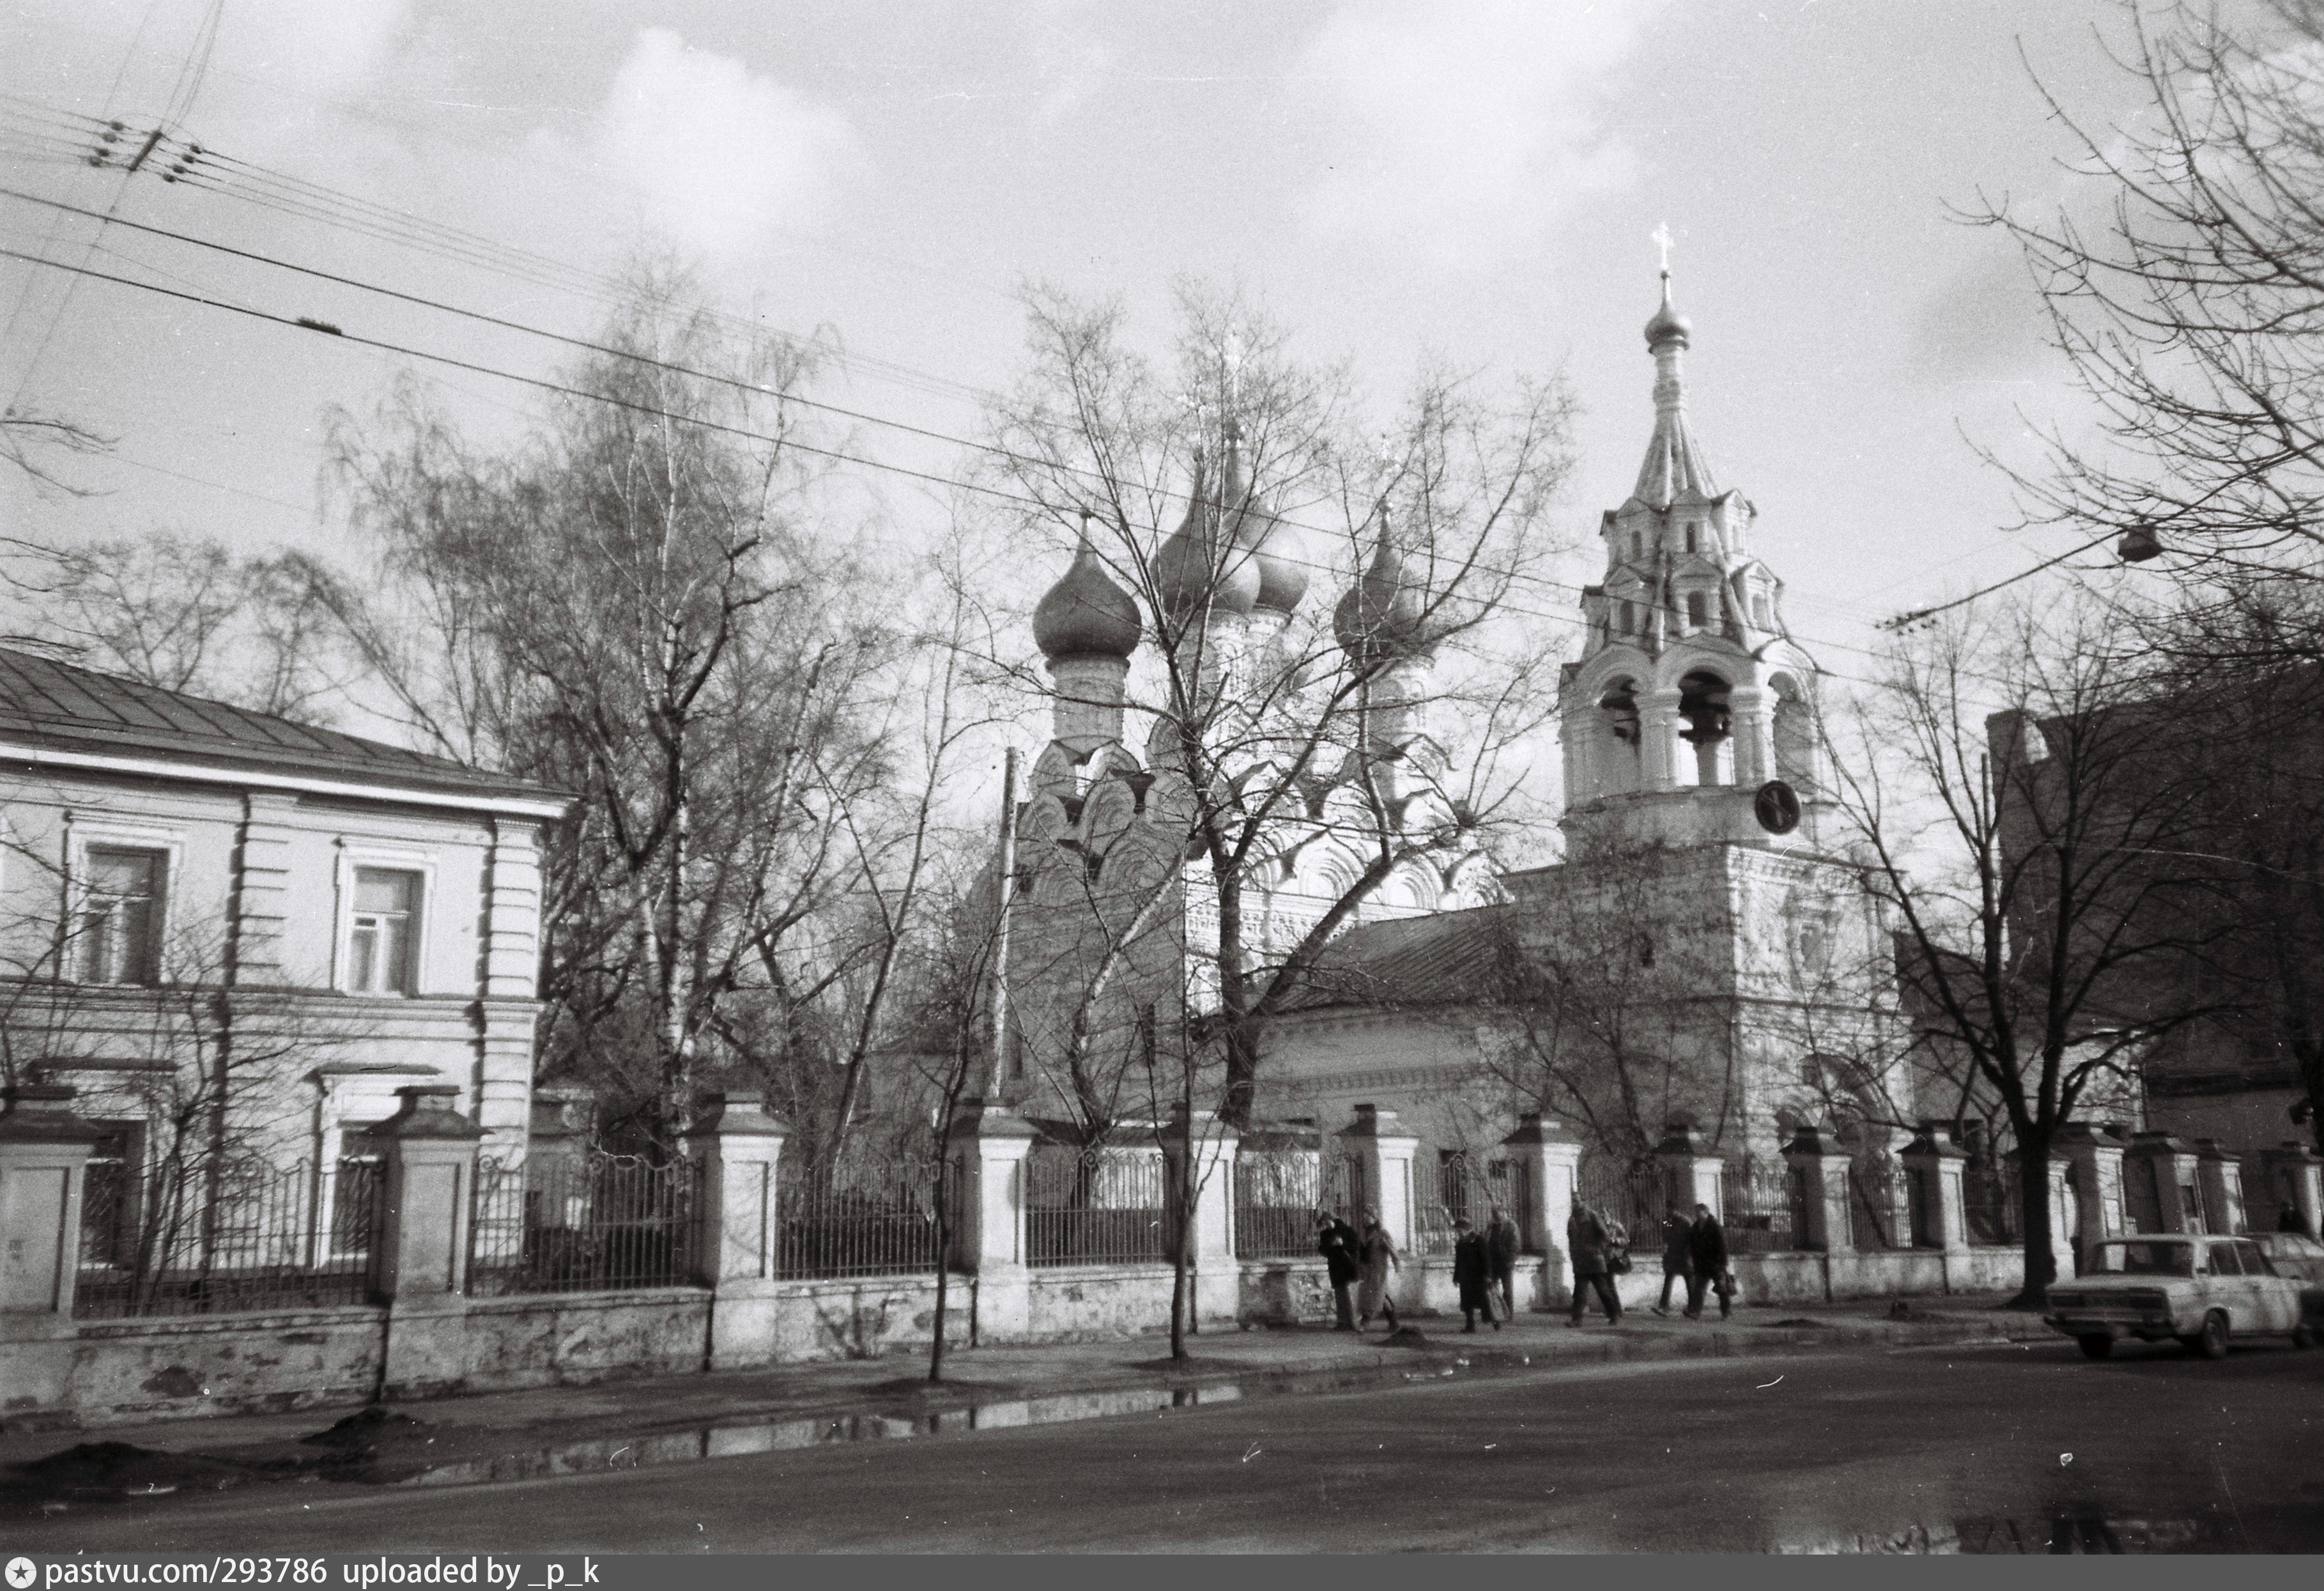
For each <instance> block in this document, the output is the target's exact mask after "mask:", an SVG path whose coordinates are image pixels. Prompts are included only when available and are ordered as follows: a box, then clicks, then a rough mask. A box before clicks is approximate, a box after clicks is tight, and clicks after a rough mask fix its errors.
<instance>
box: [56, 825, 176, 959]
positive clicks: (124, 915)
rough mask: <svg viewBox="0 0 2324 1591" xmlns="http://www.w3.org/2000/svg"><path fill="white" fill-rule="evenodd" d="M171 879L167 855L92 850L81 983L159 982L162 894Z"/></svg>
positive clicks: (81, 948) (85, 900)
mask: <svg viewBox="0 0 2324 1591" xmlns="http://www.w3.org/2000/svg"><path fill="white" fill-rule="evenodd" d="M168 874H169V858H168V855H167V853H165V852H162V851H116V850H114V849H112V848H111V847H109V846H106V847H101V846H91V847H89V850H88V884H87V886H86V887H85V888H84V890H83V891H82V896H81V910H80V927H79V945H78V950H79V952H80V956H79V959H80V976H81V980H82V981H83V982H85V983H158V982H160V981H161V898H162V897H161V892H162V889H163V887H164V886H165V884H166V882H167V879H168Z"/></svg>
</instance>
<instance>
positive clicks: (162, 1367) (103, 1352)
mask: <svg viewBox="0 0 2324 1591" xmlns="http://www.w3.org/2000/svg"><path fill="white" fill-rule="evenodd" d="M386 1319H387V1311H385V1310H382V1309H373V1308H361V1307H357V1308H348V1309H309V1310H282V1311H263V1312H253V1313H250V1314H240V1315H175V1316H163V1317H160V1318H157V1319H152V1320H58V1319H57V1318H56V1317H54V1316H47V1315H43V1316H15V1317H5V1316H0V1419H5V1420H7V1421H12V1422H13V1421H19V1420H23V1419H26V1418H28V1417H29V1418H32V1419H35V1420H37V1419H38V1418H39V1417H40V1416H41V1415H43V1414H61V1413H67V1412H70V1413H78V1414H79V1415H81V1416H82V1417H84V1418H88V1419H93V1420H108V1419H110V1420H132V1419H140V1418H145V1419H150V1418H153V1417H156V1416H161V1417H167V1416H171V1415H199V1414H218V1413H240V1412H246V1411H267V1410H284V1409H301V1408H308V1407H319V1406H324V1405H329V1404H337V1403H351V1402H362V1401H364V1399H366V1398H368V1397H370V1396H371V1394H372V1392H373V1390H374V1388H375V1387H376V1386H377V1385H378V1384H379V1368H380V1354H381V1351H382V1348H383V1345H384V1338H383V1335H382V1329H383V1326H384V1324H385V1322H386Z"/></svg>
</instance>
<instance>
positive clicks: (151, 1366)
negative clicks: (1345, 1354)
mask: <svg viewBox="0 0 2324 1591" xmlns="http://www.w3.org/2000/svg"><path fill="white" fill-rule="evenodd" d="M2023 1270H2024V1261H2023V1256H2022V1255H2021V1254H2020V1253H2019V1251H2018V1250H2016V1249H2014V1248H1972V1249H1968V1250H1957V1251H1955V1252H1953V1253H1952V1254H1950V1255H1948V1254H1945V1253H1943V1252H1941V1251H1939V1250H1935V1249H1914V1250H1902V1251H1889V1252H1882V1253H1864V1254H1840V1255H1824V1254H1808V1253H1788V1254H1753V1255H1737V1256H1736V1258H1735V1274H1736V1278H1737V1281H1738V1284H1739V1286H1740V1289H1741V1297H1740V1301H1741V1302H1744V1303H1747V1304H1776V1305H1781V1304H1803V1305H1804V1304H1815V1303H1821V1302H1825V1301H1831V1300H1836V1299H1849V1298H1867V1297H1887V1296H1898V1295H1914V1294H1923V1295H1927V1294H1938V1293H1944V1292H1997V1291H2004V1290H2007V1289H2010V1288H2014V1287H2015V1286H2017V1285H2018V1284H2019V1281H2020V1279H2021V1277H2022V1275H2023ZM1020 1274H1022V1275H1023V1276H1024V1278H1025V1280H1024V1283H1023V1284H1022V1285H1023V1288H1024V1295H1023V1296H1024V1310H1025V1313H1024V1317H1023V1324H1022V1326H1021V1327H1019V1326H1016V1325H1014V1324H1004V1323H1003V1322H1002V1321H1001V1320H1000V1319H998V1318H997V1312H996V1311H986V1315H987V1318H986V1319H985V1320H983V1321H982V1332H981V1335H982V1338H983V1339H984V1340H988V1341H1030V1342H1074V1341H1089V1340H1096V1339H1103V1338H1131V1337H1137V1336H1140V1335H1148V1334H1152V1333H1155V1332H1159V1331H1164V1330H1167V1329H1168V1326H1169V1320H1170V1289H1171V1272H1170V1267H1169V1266H1168V1265H1160V1264H1148V1265H1070V1266H1055V1267H1050V1266H1043V1267H1039V1268H1036V1269H1033V1270H1031V1271H1028V1272H1024V1273H1020ZM1231 1280H1232V1281H1233V1283H1235V1288H1234V1291H1233V1292H1232V1293H1231V1297H1232V1299H1233V1303H1232V1306H1231V1309H1232V1312H1231V1315H1230V1314H1229V1313H1227V1312H1224V1309H1223V1307H1222V1310H1221V1311H1220V1312H1217V1313H1215V1314H1213V1315H1208V1316H1205V1318H1204V1320H1203V1322H1202V1324H1203V1326H1205V1327H1208V1328H1213V1329H1214V1328H1215V1327H1216V1326H1218V1325H1219V1324H1222V1323H1226V1322H1228V1321H1230V1320H1233V1321H1240V1322H1241V1323H1243V1324H1246V1325H1259V1324H1266V1325H1291V1324H1299V1323H1321V1322H1326V1321H1329V1320H1331V1319H1332V1292H1331V1287H1330V1284H1329V1283H1328V1282H1327V1281H1326V1279H1325V1271H1324V1266H1323V1261H1322V1259H1321V1258H1315V1259H1268V1260H1249V1261H1244V1262H1242V1263H1241V1264H1240V1265H1238V1266H1237V1268H1236V1273H1235V1274H1234V1276H1233V1277H1232V1278H1231ZM1569 1284H1570V1279H1569V1278H1568V1277H1567V1276H1566V1275H1565V1274H1563V1269H1562V1268H1560V1267H1556V1266H1554V1265H1551V1264H1549V1263H1547V1262H1545V1260H1544V1259H1543V1258H1542V1257H1541V1256H1539V1255H1526V1256H1524V1257H1523V1258H1522V1259H1521V1260H1520V1261H1519V1262H1518V1272H1517V1299H1518V1307H1519V1308H1520V1309H1522V1310H1530V1311H1557V1310H1563V1309H1564V1308H1565V1307H1567V1302H1568V1300H1569V1298H1570V1296H1571V1294H1570V1292H1568V1287H1569ZM1618 1286H1619V1291H1620V1293H1621V1296H1622V1300H1623V1301H1624V1303H1625V1304H1626V1305H1627V1306H1628V1307H1630V1308H1643V1307H1645V1306H1646V1305H1649V1304H1652V1303H1653V1302H1655V1299H1656V1297H1657V1295H1658V1294H1659V1292H1660V1290H1661V1286H1662V1274H1661V1267H1660V1265H1658V1264H1657V1265H1652V1266H1641V1267H1640V1268H1639V1269H1637V1270H1635V1271H1633V1272H1631V1273H1630V1274H1628V1275H1626V1276H1623V1277H1621V1278H1620V1279H1619V1283H1618ZM1203 1291H1204V1292H1205V1294H1206V1295H1208V1296H1215V1297H1221V1298H1224V1297H1227V1296H1230V1295H1228V1294H1227V1293H1225V1292H1223V1291H1222V1289H1220V1288H1217V1287H1213V1288H1212V1289H1206V1290H1203ZM1674 1291H1675V1290H1674ZM950 1294H951V1296H950V1303H949V1318H948V1325H949V1332H948V1335H949V1336H950V1337H951V1338H952V1340H954V1342H958V1343H965V1342H966V1341H967V1340H968V1339H969V1334H970V1329H971V1320H972V1316H973V1314H974V1313H975V1312H976V1311H977V1308H978V1299H977V1294H976V1292H975V1285H974V1283H973V1281H972V1279H970V1278H968V1277H955V1278H954V1280H953V1283H952V1286H951V1290H950ZM1395 1296H1396V1300H1397V1307H1398V1308H1399V1309H1400V1310H1402V1311H1406V1312H1408V1313H1410V1314H1413V1315H1416V1316H1430V1315H1436V1316H1450V1315H1457V1314H1458V1313H1459V1304H1460V1301H1459V1298H1458V1296H1457V1294H1456V1293H1455V1292H1454V1290H1453V1286H1452V1262H1451V1260H1450V1259H1444V1258H1438V1257H1435V1256H1426V1257H1419V1258H1407V1259H1406V1262H1405V1264H1404V1265H1403V1267H1402V1268H1401V1269H1400V1271H1399V1272H1398V1273H1397V1279H1396V1284H1395ZM1673 1302H1674V1305H1675V1303H1676V1302H1677V1298H1676V1297H1674V1300H1673ZM713 1309H714V1298H713V1295H712V1293H711V1292H710V1291H709V1290H708V1289H706V1288H700V1287H672V1288H657V1289H651V1290H646V1291H639V1292H576V1293H530V1294H522V1295H511V1296H507V1297H500V1298H476V1299H466V1300H463V1299H458V1298H448V1299H439V1300H436V1301H432V1302H428V1303H417V1302H413V1303H406V1304H403V1305H400V1306H399V1307H398V1308H397V1309H396V1311H394V1314H393V1317H392V1320H391V1318H390V1316H389V1311H386V1310H383V1309H379V1308H368V1307H363V1308H346V1309H327V1310H296V1311H268V1312H257V1313H251V1314H242V1315H191V1316H164V1317H160V1318H157V1319H152V1320H57V1319H56V1318H55V1317H53V1316H45V1315H24V1314H18V1315H10V1316H0V1419H9V1420H18V1419H25V1418H32V1419H36V1420H37V1419H39V1418H42V1417H43V1416H49V1417H54V1418H59V1419H68V1420H69V1419H73V1418H78V1420H79V1421H83V1422H86V1423H89V1424H102V1423H106V1422H108V1421H124V1420H134V1419H145V1418H152V1417H155V1416H170V1415H200V1414H216V1413H229V1412H249V1411H264V1410H286V1409H299V1408H307V1407H325V1406H329V1405H335V1404H336V1405H344V1404H348V1403H355V1402H363V1401H364V1400H365V1399H367V1398H369V1397H371V1396H372V1395H373V1394H374V1391H375V1390H376V1389H377V1388H379V1387H380V1385H381V1384H382V1379H383V1378H382V1374H381V1366H382V1356H383V1353H384V1355H385V1356H386V1364H387V1366H388V1368H389V1374H388V1375H386V1377H385V1384H386V1387H387V1390H388V1391H389V1393H391V1395H401V1396H418V1395H427V1394H434V1393H451V1392H487V1391H506V1390H514V1389H518V1388H523V1387H537V1386H557V1385H583V1384H588V1383H590V1382H595V1381H604V1380H608V1379H613V1378H615V1377H622V1376H635V1375H681V1374H689V1373H692V1372H696V1371H699V1370H701V1369H703V1368H704V1366H705V1363H707V1362H709V1360H710V1357H711V1353H712V1337H711V1326H712V1312H713ZM715 1309H717V1310H719V1311H728V1314H729V1318H728V1320H727V1321H726V1323H725V1324H724V1325H723V1326H722V1327H721V1328H720V1333H719V1335H720V1338H721V1339H722V1340H723V1341H724V1343H725V1344H726V1347H725V1349H724V1356H723V1357H722V1358H721V1359H720V1363H721V1364H722V1365H729V1366H743V1365H759V1364H786V1363H799V1362H804V1361H808V1360H816V1359H840V1358H850V1359H863V1358H877V1357H880V1356H882V1355H884V1354H887V1353H889V1352H891V1351H899V1350H913V1349H920V1348H925V1347H927V1344H928V1341H929V1338H930V1334H931V1333H932V1332H933V1330H934V1329H935V1322H936V1279H935V1278H934V1277H933V1276H918V1275H915V1276H871V1277H857V1278H847V1279H838V1280H830V1281H807V1282H778V1283H754V1284H751V1285H750V1286H749V1287H747V1288H743V1289H734V1288H731V1287H730V1289H729V1290H728V1292H722V1293H720V1294H719V1295H717V1297H716V1299H715ZM738 1328H740V1329H738Z"/></svg>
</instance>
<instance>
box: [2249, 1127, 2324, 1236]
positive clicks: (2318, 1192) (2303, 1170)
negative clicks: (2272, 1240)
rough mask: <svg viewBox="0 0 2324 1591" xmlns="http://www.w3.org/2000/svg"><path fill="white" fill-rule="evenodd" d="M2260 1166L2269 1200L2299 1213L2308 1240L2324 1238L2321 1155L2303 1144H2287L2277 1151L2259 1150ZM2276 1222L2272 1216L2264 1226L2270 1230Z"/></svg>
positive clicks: (2322, 1160) (2323, 1178) (2323, 1186)
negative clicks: (2264, 1171) (2308, 1237)
mask: <svg viewBox="0 0 2324 1591" xmlns="http://www.w3.org/2000/svg"><path fill="white" fill-rule="evenodd" d="M2260 1163H2261V1164H2262V1165H2264V1166H2265V1167H2266V1168H2267V1191H2268V1196H2269V1198H2271V1199H2272V1200H2274V1201H2275V1203H2276V1204H2277V1206H2279V1207H2281V1206H2282V1205H2286V1204H2288V1205H2290V1206H2292V1209H2294V1210H2296V1211H2298V1212H2299V1215H2300V1224H2301V1227H2303V1228H2305V1229H2306V1230H2307V1233H2308V1235H2309V1236H2310V1237H2324V1154H2317V1153H2316V1151H2315V1150H2314V1149H2312V1148H2310V1146H2309V1145H2305V1144H2295V1143H2288V1142H2287V1143H2286V1144H2284V1145H2282V1147H2280V1148H2275V1149H2265V1150H2262V1151H2261V1152H2260ZM2277 1219H2279V1217H2278V1216H2277V1215H2275V1214H2273V1213H2271V1214H2270V1215H2269V1217H2268V1221H2267V1224H2268V1225H2269V1226H2271V1227H2273V1226H2274V1225H2275V1223H2276V1221H2277Z"/></svg>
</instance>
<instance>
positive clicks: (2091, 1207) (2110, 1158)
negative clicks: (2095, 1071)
mask: <svg viewBox="0 0 2324 1591" xmlns="http://www.w3.org/2000/svg"><path fill="white" fill-rule="evenodd" d="M2050 1147H2051V1151H2052V1153H2053V1154H2062V1155H2063V1156H2065V1158H2066V1160H2067V1162H2068V1163H2069V1164H2070V1165H2071V1167H2072V1168H2073V1169H2072V1173H2071V1175H2072V1180H2073V1184H2074V1205H2075V1209H2076V1212H2077V1213H2076V1219H2075V1225H2074V1230H2073V1231H2071V1232H2070V1233H2068V1234H2066V1237H2067V1239H2068V1241H2069V1242H2070V1243H2071V1245H2072V1246H2073V1248H2074V1252H2075V1253H2076V1255H2087V1254H2089V1252H2090V1249H2091V1246H2092V1245H2094V1244H2098V1243H2103V1242H2105V1241H2106V1240H2107V1238H2109V1237H2121V1236H2122V1235H2123V1234H2124V1233H2125V1232H2126V1231H2128V1230H2129V1229H2130V1228H2129V1218H2128V1212H2127V1211H2126V1208H2125V1205H2124V1200H2123V1168H2122V1155H2123V1145H2122V1140H2121V1139H2119V1138H2117V1137H2116V1136H2114V1135H2113V1134H2112V1133H2110V1132H2108V1131H2107V1129H2106V1128H2104V1127H2097V1126H2093V1125H2092V1124H2090V1123H2089V1122H2086V1121H2070V1122H2068V1123H2067V1124H2066V1125H2065V1126H2063V1127H2060V1128H2059V1129H2058V1130H2057V1132H2056V1134H2055V1135H2054V1136H2052V1138H2051V1140H2050ZM2058 1274H2060V1275H2061V1276H2065V1275H2070V1274H2072V1272H2071V1271H2070V1269H2069V1268H2068V1267H2065V1266H2061V1267H2060V1268H2059V1271H2058Z"/></svg>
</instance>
